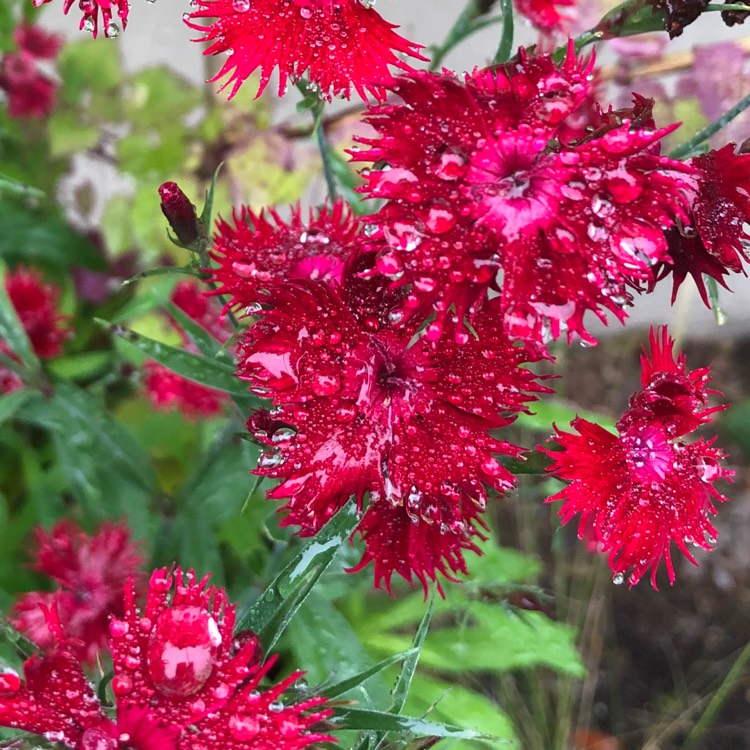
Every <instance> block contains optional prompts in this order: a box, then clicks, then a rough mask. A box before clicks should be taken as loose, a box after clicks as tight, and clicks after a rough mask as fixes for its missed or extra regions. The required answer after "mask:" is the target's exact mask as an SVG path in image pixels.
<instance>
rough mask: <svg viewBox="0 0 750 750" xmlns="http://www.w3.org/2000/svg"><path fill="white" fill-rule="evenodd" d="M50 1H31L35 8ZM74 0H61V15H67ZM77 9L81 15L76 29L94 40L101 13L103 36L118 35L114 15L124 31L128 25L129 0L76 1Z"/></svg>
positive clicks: (118, 30)
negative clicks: (88, 34) (85, 32)
mask: <svg viewBox="0 0 750 750" xmlns="http://www.w3.org/2000/svg"><path fill="white" fill-rule="evenodd" d="M51 1H52V0H32V3H33V4H34V7H35V8H39V7H41V6H42V5H46V4H47V3H49V2H51ZM74 3H75V0H63V13H65V15H67V14H68V11H69V10H70V9H71V7H72V6H73V4H74ZM76 5H77V7H78V9H79V10H80V11H81V13H82V14H83V15H82V16H81V22H80V24H79V25H78V28H79V29H81V31H87V32H90V33H91V34H92V36H93V37H94V39H96V35H97V34H98V33H99V14H100V13H101V18H102V26H103V27H104V34H105V36H108V37H116V36H117V35H118V34H119V33H120V27H119V26H118V25H117V23H115V21H114V20H113V15H112V14H113V13H116V14H117V16H118V17H119V19H120V22H121V23H122V28H123V29H124V28H125V27H126V26H127V25H128V13H129V12H130V0H78V2H77V3H76Z"/></svg>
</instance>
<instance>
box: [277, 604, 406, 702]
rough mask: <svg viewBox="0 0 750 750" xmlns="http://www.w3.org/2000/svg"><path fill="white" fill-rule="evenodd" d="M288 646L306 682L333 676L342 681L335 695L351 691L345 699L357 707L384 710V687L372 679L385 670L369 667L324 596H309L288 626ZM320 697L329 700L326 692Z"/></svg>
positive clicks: (360, 647)
mask: <svg viewBox="0 0 750 750" xmlns="http://www.w3.org/2000/svg"><path fill="white" fill-rule="evenodd" d="M288 642H289V643H290V644H291V645H292V648H293V650H294V653H295V655H296V657H297V661H298V662H299V663H300V664H304V665H305V671H306V673H307V679H308V680H309V681H311V682H316V683H317V682H322V681H323V680H325V679H326V678H328V677H330V676H331V675H333V676H335V678H337V679H339V680H342V682H339V683H338V685H337V686H335V687H334V691H335V694H336V695H342V694H343V693H346V692H347V691H350V690H353V691H354V693H353V694H352V695H349V696H347V697H348V698H350V699H352V700H355V701H357V703H359V704H360V705H363V706H365V707H367V708H387V706H388V685H387V683H386V682H385V680H384V679H383V677H382V676H378V677H375V676H376V675H378V674H379V672H380V671H382V669H384V668H385V667H383V666H381V667H380V668H378V669H376V668H374V667H372V664H373V659H372V657H371V656H370V655H369V654H368V653H367V651H366V650H365V648H364V646H363V645H362V642H361V641H360V639H359V637H358V636H357V634H356V632H355V631H354V630H353V629H352V627H351V625H349V623H348V622H347V620H346V618H345V617H344V616H343V615H342V614H341V613H340V612H339V611H338V609H336V607H334V605H333V604H332V603H331V602H330V600H329V599H328V597H327V596H325V595H323V594H321V593H319V592H317V591H313V592H311V593H310V595H309V597H308V598H307V600H306V601H305V603H304V604H303V605H302V606H301V607H300V608H299V611H298V612H297V615H296V616H295V618H294V620H293V621H292V622H291V623H290V625H289V638H288ZM386 661H387V660H386ZM391 663H392V662H391ZM381 664H382V662H381ZM386 666H387V665H386ZM373 677H375V679H372V678H373ZM365 683H366V684H365ZM323 694H324V695H326V696H327V697H329V698H331V697H333V696H332V693H331V690H330V689H327V688H326V689H325V692H324V693H323Z"/></svg>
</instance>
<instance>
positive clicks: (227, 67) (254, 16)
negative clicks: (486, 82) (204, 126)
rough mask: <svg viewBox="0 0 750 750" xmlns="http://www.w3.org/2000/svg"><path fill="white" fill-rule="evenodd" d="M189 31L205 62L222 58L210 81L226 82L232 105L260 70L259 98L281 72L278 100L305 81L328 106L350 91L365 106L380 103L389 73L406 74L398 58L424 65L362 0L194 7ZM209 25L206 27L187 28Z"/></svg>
mask: <svg viewBox="0 0 750 750" xmlns="http://www.w3.org/2000/svg"><path fill="white" fill-rule="evenodd" d="M197 4H198V6H199V7H198V10H195V11H193V12H192V13H191V14H190V20H189V21H187V24H188V26H190V28H193V29H197V30H199V31H204V32H205V36H203V37H202V38H201V39H200V40H199V41H207V42H210V44H209V46H208V48H207V49H206V51H205V53H204V54H207V55H217V54H220V53H228V54H229V56H228V57H227V60H226V62H225V63H224V65H223V67H222V68H221V70H220V71H219V73H218V74H217V75H216V76H215V78H213V79H212V80H217V79H219V78H223V77H225V76H226V77H227V81H226V83H225V84H224V86H223V87H222V88H225V87H227V86H229V85H230V84H231V85H232V90H231V93H230V98H231V97H232V96H234V95H235V94H236V93H237V91H238V90H239V88H240V86H241V85H242V84H243V83H244V82H245V80H246V79H247V78H248V77H249V76H250V74H251V73H253V72H254V71H256V70H258V69H260V86H259V88H258V93H257V94H256V96H260V95H261V94H262V93H263V91H264V90H265V88H266V86H267V85H268V81H269V78H270V77H271V73H272V72H273V70H274V68H276V67H278V69H279V94H280V95H281V94H283V92H284V91H285V89H286V86H287V80H288V79H291V80H292V81H293V82H296V81H298V80H300V79H301V78H302V76H303V75H305V74H307V76H308V77H309V80H310V83H312V84H314V85H315V86H317V87H318V88H319V89H320V91H321V92H322V94H323V96H325V97H326V98H328V99H330V98H331V97H333V96H338V95H342V96H345V97H346V98H349V93H350V89H351V87H352V86H353V87H354V90H355V91H356V92H357V94H358V95H359V96H360V97H362V98H363V99H366V98H367V95H368V94H370V95H372V96H374V97H376V98H378V99H382V98H384V96H385V94H384V89H383V84H384V83H385V82H386V81H388V80H390V78H391V74H390V72H389V70H388V67H389V66H390V65H392V66H394V67H396V68H401V69H402V70H410V67H409V66H408V65H407V64H406V63H404V62H403V61H402V60H400V59H399V58H398V57H397V53H402V54H405V55H409V56H411V57H415V58H417V59H420V60H423V59H425V58H423V57H422V56H421V55H420V54H419V50H420V49H421V45H419V44H415V43H414V42H410V41H408V40H407V39H404V38H403V37H401V36H399V35H398V34H396V32H395V31H394V28H395V26H393V25H392V24H389V23H388V22H387V21H385V20H384V19H383V18H381V16H380V15H379V14H378V13H377V12H376V11H375V10H374V9H373V8H372V7H370V5H371V4H368V3H363V2H360V0H252V2H251V0H197ZM205 18H214V19H216V20H214V22H213V23H212V24H211V25H210V26H200V25H196V24H194V23H192V22H191V21H194V20H197V19H205Z"/></svg>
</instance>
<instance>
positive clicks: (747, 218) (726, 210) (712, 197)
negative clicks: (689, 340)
mask: <svg viewBox="0 0 750 750" xmlns="http://www.w3.org/2000/svg"><path fill="white" fill-rule="evenodd" d="M734 149H735V147H734V144H732V143H730V144H728V145H726V146H724V148H722V149H719V150H718V151H709V152H708V153H707V154H702V155H701V156H696V157H695V158H694V159H691V160H690V162H689V163H690V164H691V165H692V166H693V167H694V168H695V169H697V170H698V190H697V195H696V197H695V199H694V201H693V204H692V206H691V207H690V215H689V218H688V219H687V220H686V221H685V222H680V223H679V224H678V227H677V228H675V229H672V230H671V231H670V232H669V234H668V239H669V256H668V258H667V259H666V260H665V261H664V262H663V263H661V264H659V266H658V267H657V268H656V269H655V281H657V280H661V279H663V278H665V277H666V276H668V275H669V274H670V273H671V274H672V301H673V302H674V300H675V298H676V296H677V290H678V289H679V288H680V285H681V284H682V282H683V281H684V280H685V278H686V276H687V275H688V274H690V275H691V276H692V277H693V280H694V281H695V284H696V286H697V287H698V291H699V292H700V295H701V297H702V299H703V301H704V303H705V304H706V305H707V306H708V304H709V302H708V295H707V293H706V287H705V284H704V281H703V274H706V275H708V276H711V277H712V278H714V279H715V280H716V281H718V282H719V283H720V284H722V285H723V286H725V287H726V286H727V285H726V281H725V278H724V277H725V276H727V275H728V274H729V273H730V272H732V273H739V272H740V271H743V261H747V260H748V254H747V249H746V244H747V242H748V239H749V238H748V235H747V234H746V232H745V229H744V225H745V224H746V223H747V222H750V154H736V153H735V151H734ZM655 281H654V283H655ZM653 285H654V284H653V283H652V284H651V285H650V286H651V287H652V288H653Z"/></svg>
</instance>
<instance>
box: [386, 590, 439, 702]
mask: <svg viewBox="0 0 750 750" xmlns="http://www.w3.org/2000/svg"><path fill="white" fill-rule="evenodd" d="M433 604H434V595H433V598H431V599H430V603H429V604H428V605H427V610H426V612H425V613H424V616H423V617H422V621H421V622H420V623H419V627H418V628H417V632H416V634H415V635H414V640H413V641H412V651H413V654H412V655H411V656H410V657H409V658H408V659H407V660H406V661H405V662H404V665H403V667H401V673H400V674H399V676H398V679H397V680H396V684H395V685H394V687H393V710H394V711H395V712H396V713H401V711H402V709H403V707H404V705H406V698H407V696H408V694H409V687H410V686H411V681H412V679H413V677H414V673H415V672H416V670H417V662H418V661H419V655H420V654H421V653H422V647H423V646H424V640H425V638H426V637H427V631H428V630H429V629H430V622H431V621H432V608H433Z"/></svg>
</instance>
